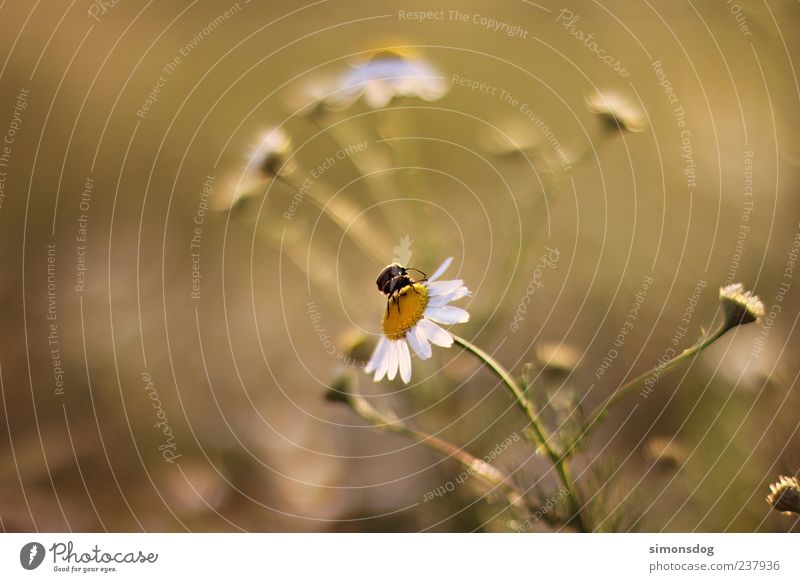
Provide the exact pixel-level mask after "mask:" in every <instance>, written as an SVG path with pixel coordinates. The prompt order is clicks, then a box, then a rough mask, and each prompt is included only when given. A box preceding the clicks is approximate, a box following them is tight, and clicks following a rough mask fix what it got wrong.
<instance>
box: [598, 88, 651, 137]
mask: <svg viewBox="0 0 800 582" xmlns="http://www.w3.org/2000/svg"><path fill="white" fill-rule="evenodd" d="M586 108H587V109H588V110H589V111H590V112H592V113H594V114H595V115H597V116H598V117H599V118H600V119H601V120H602V121H603V123H604V124H605V125H606V127H608V128H610V129H621V130H625V131H630V132H633V133H638V132H640V131H644V130H645V129H647V117H646V116H645V114H644V111H642V108H641V107H640V105H639V104H638V103H637V102H635V101H634V100H632V99H631V98H629V97H626V96H624V95H622V94H621V93H617V92H614V91H596V92H595V93H593V94H592V95H590V96H589V97H587V98H586Z"/></svg>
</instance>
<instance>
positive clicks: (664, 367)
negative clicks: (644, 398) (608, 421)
mask: <svg viewBox="0 0 800 582" xmlns="http://www.w3.org/2000/svg"><path fill="white" fill-rule="evenodd" d="M729 329H730V328H729V327H726V326H725V325H723V326H722V327H720V328H719V329H718V330H717V331H715V332H714V333H713V334H711V335H710V336H708V337H706V338H705V339H703V340H700V341H699V342H697V343H696V344H694V345H693V346H692V347H690V348H686V349H685V350H683V351H682V352H681V353H680V354H678V355H677V356H675V357H674V358H672V359H671V360H667V361H666V362H664V363H662V364H659V365H658V366H656V367H655V368H653V369H651V370H648V371H647V372H645V373H643V374H640V375H638V376H636V378H634V379H633V380H630V381H629V382H626V383H625V384H623V385H622V386H620V387H619V388H617V389H616V390H615V391H614V393H613V394H612V395H611V396H609V397H608V398H607V399H606V401H605V402H603V404H601V405H600V406H599V407H598V408H597V410H595V412H594V413H592V415H591V416H590V417H589V421H588V422H587V423H586V428H585V429H584V432H583V435H582V436H583V438H585V437H586V436H587V435H588V434H589V431H591V430H592V429H593V428H594V427H595V425H597V424H598V423H599V422H600V421H602V420H603V418H605V415H606V414H607V413H608V410H609V409H610V408H611V407H612V406H614V405H615V404H616V403H617V402H619V401H620V400H622V399H623V398H625V397H626V396H627V395H628V394H630V393H631V392H632V391H633V390H635V389H636V388H637V387H638V386H639V385H640V384H641V383H642V382H644V381H645V380H647V379H648V378H650V377H651V376H655V377H656V378H658V377H660V376H661V375H662V374H664V373H665V372H667V371H668V370H671V369H672V368H674V367H675V366H677V365H678V364H680V363H681V362H683V361H685V360H687V359H689V358H691V357H692V356H695V355H697V354H699V353H700V352H702V351H703V350H704V349H706V348H707V347H708V346H710V345H711V344H713V343H714V342H715V341H717V340H718V339H719V338H721V337H722V336H723V335H725V332H727V331H728V330H729Z"/></svg>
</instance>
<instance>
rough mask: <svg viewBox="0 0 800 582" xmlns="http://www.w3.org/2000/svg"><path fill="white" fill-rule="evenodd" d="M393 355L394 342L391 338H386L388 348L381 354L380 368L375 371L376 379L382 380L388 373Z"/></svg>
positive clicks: (377, 380)
mask: <svg viewBox="0 0 800 582" xmlns="http://www.w3.org/2000/svg"><path fill="white" fill-rule="evenodd" d="M391 355H392V342H391V341H390V340H386V349H385V350H384V352H383V355H382V356H381V360H380V362H378V369H377V370H376V371H375V381H376V382H380V381H381V380H382V379H383V377H384V376H385V375H386V371H387V370H388V369H389V359H390V356H391Z"/></svg>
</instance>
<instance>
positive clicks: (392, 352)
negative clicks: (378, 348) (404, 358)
mask: <svg viewBox="0 0 800 582" xmlns="http://www.w3.org/2000/svg"><path fill="white" fill-rule="evenodd" d="M400 342H402V340H391V341H390V342H389V369H388V371H387V372H386V377H387V378H388V379H389V380H394V377H395V376H397V366H398V364H399V363H400V345H399V344H400Z"/></svg>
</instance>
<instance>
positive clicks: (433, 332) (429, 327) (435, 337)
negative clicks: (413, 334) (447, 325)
mask: <svg viewBox="0 0 800 582" xmlns="http://www.w3.org/2000/svg"><path fill="white" fill-rule="evenodd" d="M417 327H419V328H420V330H421V331H422V333H424V334H425V337H426V338H428V340H429V341H430V342H431V343H434V344H436V345H437V346H441V347H443V348H449V347H450V346H452V345H453V337H452V336H451V335H450V334H449V333H447V332H446V331H445V330H443V329H442V328H441V327H439V326H438V325H436V324H435V323H433V322H432V321H430V320H428V319H420V320H419V323H418V324H417Z"/></svg>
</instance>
